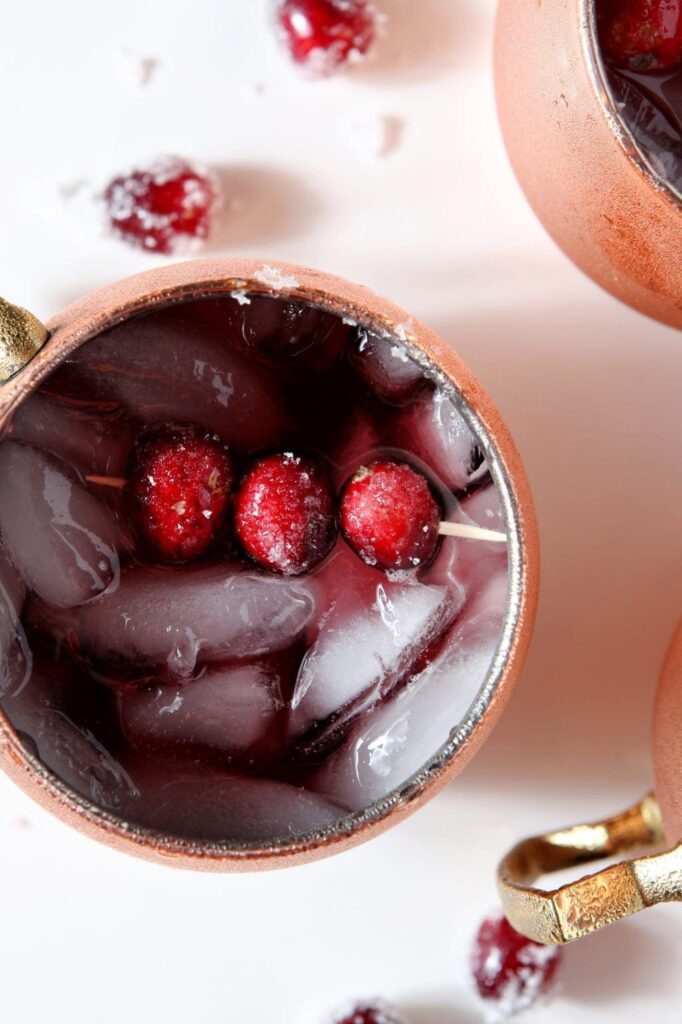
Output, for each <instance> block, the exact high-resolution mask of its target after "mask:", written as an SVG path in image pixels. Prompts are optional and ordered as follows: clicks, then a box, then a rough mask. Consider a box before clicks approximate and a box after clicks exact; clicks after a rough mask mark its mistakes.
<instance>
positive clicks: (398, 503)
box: [341, 459, 441, 569]
mask: <svg viewBox="0 0 682 1024" xmlns="http://www.w3.org/2000/svg"><path fill="white" fill-rule="evenodd" d="M440 519H441V514H440V509H439V507H438V503H437V502H436V499H435V498H434V496H433V493H432V491H431V488H430V486H429V483H428V481H427V479H426V477H424V476H422V474H421V473H418V472H417V471H416V470H415V469H413V468H412V467H411V466H408V465H407V464H406V463H404V462H393V461H392V460H390V459H380V460H378V461H377V462H372V463H370V465H369V466H362V467H361V468H360V469H359V470H358V471H357V472H356V473H355V475H354V476H353V477H351V479H350V480H349V481H348V483H347V484H346V485H345V487H344V489H343V494H342V497H341V529H342V530H343V533H344V536H345V538H346V540H347V541H348V543H349V544H350V546H351V547H352V548H353V550H354V551H355V552H356V553H357V554H358V555H359V556H360V558H362V560H363V561H365V562H367V564H368V565H375V566H377V567H378V568H379V569H416V568H418V567H419V566H421V565H424V564H425V563H427V562H428V561H429V560H430V559H431V558H432V556H433V554H434V552H435V550H436V546H437V544H438V526H439V523H440Z"/></svg>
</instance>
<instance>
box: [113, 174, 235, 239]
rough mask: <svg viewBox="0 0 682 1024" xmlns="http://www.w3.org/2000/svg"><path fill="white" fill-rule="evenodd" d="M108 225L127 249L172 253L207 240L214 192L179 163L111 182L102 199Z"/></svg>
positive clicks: (205, 176)
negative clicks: (127, 244) (126, 244)
mask: <svg viewBox="0 0 682 1024" xmlns="http://www.w3.org/2000/svg"><path fill="white" fill-rule="evenodd" d="M104 202H105V205H106V210H107V216H108V218H109V224H110V226H111V228H112V230H113V231H114V233H115V234H116V235H118V236H119V237H120V238H122V239H124V240H125V241H126V242H129V243H130V245H134V246H137V247H139V248H140V249H147V250H149V251H150V252H160V253H176V252H179V251H181V250H182V249H183V248H186V247H188V246H189V247H191V243H197V242H200V241H201V240H202V239H205V238H207V237H208V234H209V232H210V228H211V220H212V216H213V213H214V212H215V209H216V207H217V205H218V187H217V185H216V183H215V182H214V181H213V180H212V178H211V177H210V176H209V175H208V174H206V173H205V172H202V171H199V170H197V168H195V167H192V165H191V164H189V163H187V162H186V161H185V160H181V159H180V158H179V157H174V156H168V157H161V158H160V159H158V160H155V161H154V163H152V164H150V166H149V167H139V168H136V169H135V170H133V171H131V172H130V173H129V174H126V175H122V176H120V177H118V178H114V180H113V181H112V182H110V183H109V185H108V186H107V189H106V191H105V193H104Z"/></svg>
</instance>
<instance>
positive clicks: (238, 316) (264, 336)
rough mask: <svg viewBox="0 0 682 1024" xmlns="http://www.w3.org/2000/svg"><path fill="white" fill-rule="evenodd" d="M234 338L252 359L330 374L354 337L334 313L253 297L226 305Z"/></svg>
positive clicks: (295, 302) (269, 298) (273, 299)
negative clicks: (350, 338) (246, 301)
mask: <svg viewBox="0 0 682 1024" xmlns="http://www.w3.org/2000/svg"><path fill="white" fill-rule="evenodd" d="M225 309H226V316H227V322H228V324H229V332H230V337H231V338H232V339H234V342H235V343H236V344H237V345H238V346H239V347H241V348H242V349H243V350H244V351H245V352H246V353H248V354H249V356H251V358H257V359H262V358H263V357H265V358H266V359H271V360H277V361H278V362H281V361H286V362H287V363H289V364H290V365H291V366H292V367H295V368H299V369H300V368H302V367H305V368H306V369H308V370H312V371H313V372H314V373H329V372H330V371H331V370H333V368H334V367H335V366H336V364H337V362H338V361H339V359H340V358H341V355H342V353H343V350H344V348H345V346H346V342H347V339H348V338H349V336H350V334H351V329H350V327H349V325H347V324H344V323H343V321H342V319H341V318H340V317H338V316H336V315H335V314H333V313H327V312H326V311H325V310H323V309H316V308H315V307H314V306H308V305H306V304H305V303H302V302H297V301H291V300H288V299H276V298H273V297H272V296H270V295H252V296H251V297H250V299H249V302H248V303H239V304H237V305H235V304H231V305H230V306H225Z"/></svg>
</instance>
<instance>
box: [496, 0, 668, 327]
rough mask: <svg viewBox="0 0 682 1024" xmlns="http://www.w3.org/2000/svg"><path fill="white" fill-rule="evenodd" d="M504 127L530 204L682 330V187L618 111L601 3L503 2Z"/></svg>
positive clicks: (618, 290)
mask: <svg viewBox="0 0 682 1024" xmlns="http://www.w3.org/2000/svg"><path fill="white" fill-rule="evenodd" d="M495 80H496V95H497V107H498V114H499V120H500V125H501V128H502V133H503V136H504V141H505V144H506V147H507V152H508V154H509V157H510V160H511V163H512V166H513V168H514V171H515V173H516V176H517V178H518V180H519V182H520V184H521V186H522V188H523V190H524V192H525V194H526V197H527V199H528V200H529V202H530V204H531V206H532V207H533V209H534V210H535V212H536V214H537V215H538V217H539V218H540V220H541V221H542V223H543V225H544V226H545V228H546V229H547V230H548V231H549V233H550V234H551V235H552V236H553V238H554V239H555V241H556V242H558V244H559V245H560V246H561V248H562V249H563V250H564V252H565V253H566V254H567V255H568V256H569V257H570V258H571V259H572V260H573V261H574V262H575V263H576V264H577V265H578V266H579V267H580V268H581V269H582V270H584V271H585V273H586V274H588V275H589V276H590V277H591V278H593V280H595V281H596V282H597V283H598V284H600V285H601V286H602V287H603V288H605V289H607V291H610V292H611V293H612V294H613V295H615V296H616V297H617V298H619V299H622V300H623V301H624V302H626V303H628V304H629V305H631V306H634V308H635V309H638V310H639V311H640V312H642V313H646V314H647V315H648V316H651V317H654V318H655V319H657V320H661V321H663V322H664V323H667V324H671V325H672V326H674V327H682V275H681V274H680V266H681V265H682V196H680V194H679V193H678V192H677V190H676V188H675V187H674V186H673V184H672V183H670V182H669V181H668V180H666V178H664V177H663V176H662V174H660V173H657V172H658V171H659V170H660V168H657V167H656V166H655V164H654V161H653V160H652V159H651V156H650V155H649V154H647V152H646V151H645V150H644V149H643V147H642V145H641V143H640V142H638V141H637V139H636V138H635V136H634V134H633V130H632V128H631V127H630V126H629V125H628V123H626V121H625V119H624V117H623V116H622V115H621V113H620V111H619V107H618V104H617V103H616V101H615V99H614V94H613V91H612V87H611V84H610V81H609V76H608V74H607V71H606V68H605V65H604V62H603V60H602V56H601V51H600V46H599V42H598V37H597V23H596V12H595V0H562V2H560V3H554V4H548V3H538V2H537V0H501V3H500V6H499V11H498V17H497V24H496V33H495Z"/></svg>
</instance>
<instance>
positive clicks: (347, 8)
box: [276, 0, 377, 75]
mask: <svg viewBox="0 0 682 1024" xmlns="http://www.w3.org/2000/svg"><path fill="white" fill-rule="evenodd" d="M276 16H277V21H278V23H279V25H280V27H281V29H282V30H283V36H284V40H285V42H286V44H287V46H288V48H289V51H290V53H291V56H292V57H293V58H294V60H295V61H296V63H297V64H303V65H305V67H306V68H308V69H309V70H310V71H312V72H313V73H315V74H318V75H328V74H331V73H332V72H333V71H335V70H336V69H337V68H339V67H341V66H342V65H343V64H347V63H349V62H351V61H358V60H360V59H361V58H362V57H364V56H366V54H367V53H368V52H369V50H370V48H371V46H372V44H373V43H374V40H375V38H376V29H377V15H376V11H375V9H374V6H373V4H371V3H369V2H368V0H284V2H283V3H279V4H278V6H277V11H276Z"/></svg>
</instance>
